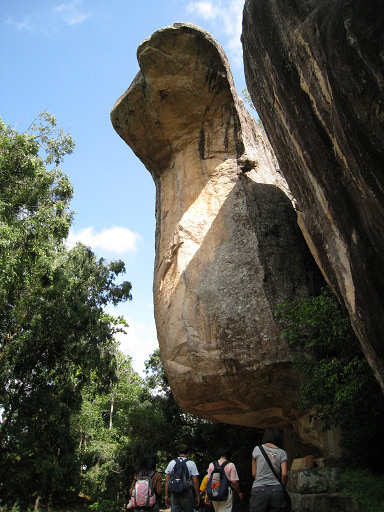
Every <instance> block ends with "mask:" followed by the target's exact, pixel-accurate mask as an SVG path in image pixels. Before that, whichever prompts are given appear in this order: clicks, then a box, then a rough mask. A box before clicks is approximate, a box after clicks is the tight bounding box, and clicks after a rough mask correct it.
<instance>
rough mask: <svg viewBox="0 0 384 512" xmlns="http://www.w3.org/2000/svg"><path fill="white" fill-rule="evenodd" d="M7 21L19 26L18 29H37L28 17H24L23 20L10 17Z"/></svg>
mask: <svg viewBox="0 0 384 512" xmlns="http://www.w3.org/2000/svg"><path fill="white" fill-rule="evenodd" d="M6 23H7V24H8V25H11V26H12V27H15V28H17V30H27V31H28V32H31V33H32V32H34V30H35V27H34V24H33V23H32V22H31V20H30V19H29V18H28V17H26V18H24V19H23V21H14V20H13V19H12V18H8V19H7V21H6Z"/></svg>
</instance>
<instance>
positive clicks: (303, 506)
mask: <svg viewBox="0 0 384 512" xmlns="http://www.w3.org/2000/svg"><path fill="white" fill-rule="evenodd" d="M290 496H291V500H292V510H293V512H314V511H316V512H359V510H360V504H359V502H358V500H357V499H356V498H354V497H352V496H342V495H341V494H290Z"/></svg>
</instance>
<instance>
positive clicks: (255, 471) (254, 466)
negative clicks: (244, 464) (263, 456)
mask: <svg viewBox="0 0 384 512" xmlns="http://www.w3.org/2000/svg"><path fill="white" fill-rule="evenodd" d="M256 475H257V464H256V459H254V458H253V457H252V476H253V478H256Z"/></svg>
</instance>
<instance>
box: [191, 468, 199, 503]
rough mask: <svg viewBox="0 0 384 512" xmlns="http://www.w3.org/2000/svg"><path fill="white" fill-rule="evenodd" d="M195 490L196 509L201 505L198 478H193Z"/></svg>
mask: <svg viewBox="0 0 384 512" xmlns="http://www.w3.org/2000/svg"><path fill="white" fill-rule="evenodd" d="M192 483H193V489H194V491H195V505H196V508H197V507H198V506H199V504H200V489H199V479H198V478H197V476H192Z"/></svg>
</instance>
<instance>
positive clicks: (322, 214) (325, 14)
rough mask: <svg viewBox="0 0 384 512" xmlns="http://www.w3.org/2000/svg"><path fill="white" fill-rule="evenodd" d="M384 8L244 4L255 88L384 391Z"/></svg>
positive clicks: (267, 0)
mask: <svg viewBox="0 0 384 512" xmlns="http://www.w3.org/2000/svg"><path fill="white" fill-rule="evenodd" d="M383 25H384V3H383V2H382V1H379V0H372V1H369V2H366V1H362V0H336V1H328V0H298V1H296V2H281V1H279V0H247V1H246V2H245V7H244V16H243V35H242V41H243V48H244V63H245V72H246V78H247V85H248V89H249V92H250V93H251V96H252V99H253V102H254V104H255V106H256V108H257V111H258V113H259V114H260V117H261V118H262V121H263V124H264V126H265V128H266V131H267V134H268V136H269V139H270V141H271V144H272V146H273V148H274V149H275V153H276V156H277V158H278V161H279V164H280V168H281V170H282V172H283V174H284V176H285V178H286V179H287V182H288V184H289V186H290V188H291V191H292V193H293V195H294V197H295V198H296V200H297V201H298V206H299V212H300V213H299V223H300V226H301V228H302V231H303V233H304V236H305V238H306V240H307V243H308V245H309V247H310V249H311V251H312V253H313V255H314V257H315V258H316V260H317V263H318V265H319V267H320V268H321V269H322V271H323V274H324V275H325V276H326V278H327V280H328V281H329V282H330V283H331V284H332V286H333V288H334V289H335V291H336V292H337V293H338V294H339V296H340V297H342V299H343V300H344V303H345V305H346V307H347V309H348V311H349V315H350V318H351V322H352V325H353V328H354V330H355V332H356V334H357V335H358V337H359V339H360V342H361V346H362V349H363V351H364V353H365V355H366V357H367V359H368V361H369V363H370V365H371V367H372V369H373V371H374V373H375V375H376V378H377V379H378V381H379V383H380V385H381V386H382V388H383V390H384V362H383V361H384V316H383V311H384V293H383V290H384V202H383V200H384V181H383V172H384V123H383V121H384V110H383V97H384V96H383V93H384V51H383V47H384V30H383Z"/></svg>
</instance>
